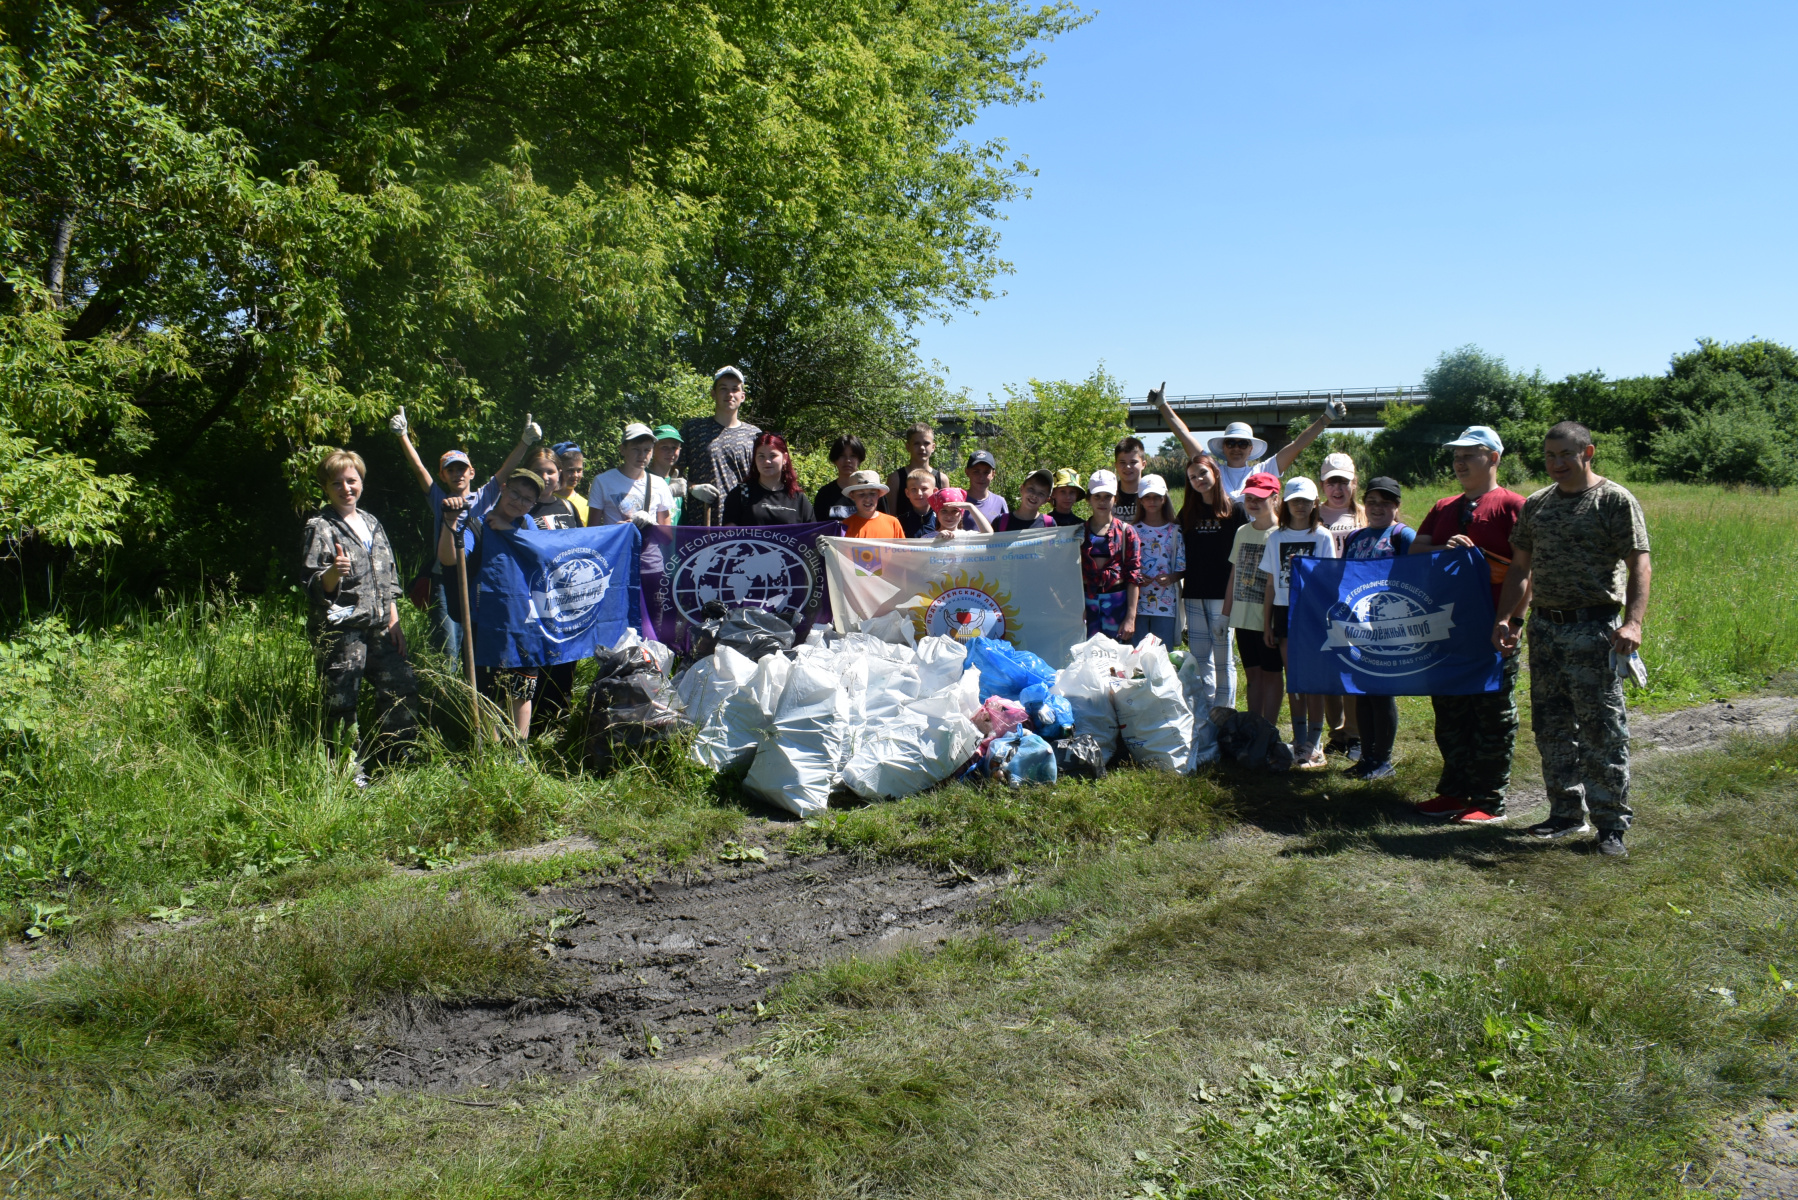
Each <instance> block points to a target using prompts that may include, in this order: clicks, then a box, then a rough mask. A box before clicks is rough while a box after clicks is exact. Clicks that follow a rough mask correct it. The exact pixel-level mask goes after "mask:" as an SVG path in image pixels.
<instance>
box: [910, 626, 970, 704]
mask: <svg viewBox="0 0 1798 1200" xmlns="http://www.w3.org/2000/svg"><path fill="white" fill-rule="evenodd" d="M967 661H968V648H967V647H966V646H964V645H963V644H962V643H960V642H958V641H956V640H955V639H954V638H950V637H942V636H941V635H937V636H932V637H927V638H925V639H924V640H923V641H921V642H919V643H918V677H919V686H920V687H921V689H922V694H924V695H926V696H929V695H931V694H933V693H935V692H940V691H942V690H943V689H944V688H946V687H948V686H949V685H950V684H952V683H954V682H955V681H956V680H958V679H960V678H961V677H962V668H963V666H965V665H966V663H967Z"/></svg>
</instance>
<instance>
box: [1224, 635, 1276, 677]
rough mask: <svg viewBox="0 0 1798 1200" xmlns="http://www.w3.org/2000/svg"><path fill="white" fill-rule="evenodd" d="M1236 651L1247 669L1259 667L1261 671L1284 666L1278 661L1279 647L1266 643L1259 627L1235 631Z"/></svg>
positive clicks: (1274, 669) (1273, 669)
mask: <svg viewBox="0 0 1798 1200" xmlns="http://www.w3.org/2000/svg"><path fill="white" fill-rule="evenodd" d="M1236 653H1237V654H1239V655H1241V656H1242V665H1243V666H1244V667H1246V668H1248V669H1249V670H1254V669H1255V668H1257V667H1259V668H1260V669H1261V670H1263V671H1282V670H1285V667H1286V664H1285V663H1283V662H1281V661H1280V650H1279V648H1278V647H1277V646H1270V645H1268V644H1267V642H1266V640H1265V639H1263V638H1262V636H1261V631H1260V630H1259V629H1238V630H1237V631H1236Z"/></svg>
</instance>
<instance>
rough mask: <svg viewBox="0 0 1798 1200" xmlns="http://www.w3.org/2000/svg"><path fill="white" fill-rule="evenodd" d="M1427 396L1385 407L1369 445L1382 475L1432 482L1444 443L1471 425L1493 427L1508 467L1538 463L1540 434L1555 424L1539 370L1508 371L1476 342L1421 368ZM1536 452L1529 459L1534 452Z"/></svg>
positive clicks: (1440, 467)
mask: <svg viewBox="0 0 1798 1200" xmlns="http://www.w3.org/2000/svg"><path fill="white" fill-rule="evenodd" d="M1423 386H1424V390H1425V391H1427V392H1428V393H1429V397H1430V398H1429V400H1427V401H1426V402H1424V403H1423V404H1419V405H1389V406H1388V407H1387V409H1386V411H1385V413H1384V414H1383V419H1384V424H1385V428H1384V429H1382V430H1381V431H1380V432H1379V433H1378V434H1377V435H1375V437H1374V439H1373V443H1372V445H1371V446H1370V447H1369V448H1368V454H1369V457H1370V460H1371V462H1372V463H1373V464H1374V465H1376V466H1377V468H1378V471H1379V473H1381V474H1386V475H1392V476H1394V477H1396V478H1398V479H1400V480H1405V481H1422V480H1425V479H1432V478H1435V477H1436V476H1438V475H1441V474H1443V473H1444V472H1446V471H1447V470H1448V464H1449V452H1448V451H1447V450H1444V449H1443V448H1442V444H1443V443H1444V442H1446V441H1449V440H1450V439H1452V438H1453V437H1454V436H1455V435H1456V434H1457V433H1459V432H1461V430H1463V429H1465V428H1466V427H1467V426H1469V425H1489V426H1491V427H1492V428H1494V429H1495V430H1497V431H1498V434H1499V436H1500V437H1501V438H1502V439H1503V440H1504V443H1505V446H1506V448H1507V450H1510V451H1511V452H1512V453H1511V454H1508V455H1507V456H1506V457H1507V459H1508V460H1509V461H1510V462H1511V464H1512V465H1511V466H1510V467H1509V468H1508V470H1510V471H1513V472H1516V471H1520V470H1521V469H1522V467H1523V466H1525V465H1529V464H1535V465H1538V466H1539V464H1540V461H1541V456H1542V454H1541V440H1542V433H1543V432H1545V431H1546V430H1547V428H1548V426H1549V425H1550V424H1552V423H1553V418H1552V406H1551V404H1550V397H1549V394H1548V386H1547V383H1546V381H1544V380H1543V378H1542V373H1541V372H1540V371H1536V372H1532V373H1530V374H1527V375H1526V374H1524V373H1523V372H1521V371H1513V370H1511V368H1510V367H1509V366H1507V365H1506V364H1505V360H1504V359H1502V358H1499V357H1497V356H1495V355H1491V354H1487V353H1486V352H1485V351H1483V350H1481V349H1480V348H1479V347H1478V346H1462V347H1461V348H1460V349H1458V350H1451V351H1449V352H1447V353H1445V354H1443V355H1442V356H1441V357H1440V358H1438V359H1437V360H1436V365H1435V366H1433V367H1431V368H1430V369H1429V370H1428V371H1425V372H1424V376H1423ZM1532 455H1533V457H1532Z"/></svg>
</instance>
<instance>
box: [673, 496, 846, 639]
mask: <svg viewBox="0 0 1798 1200" xmlns="http://www.w3.org/2000/svg"><path fill="white" fill-rule="evenodd" d="M842 532H843V526H842V523H841V522H839V521H823V522H820V523H818V524H816V525H652V526H650V527H649V528H647V529H645V530H644V531H643V560H642V561H643V604H644V607H645V608H647V609H648V610H649V619H650V622H651V624H653V625H654V626H655V631H656V640H657V641H659V642H663V643H665V644H667V645H670V646H673V647H674V648H675V649H676V650H677V651H679V652H680V653H681V654H687V653H690V652H691V650H692V644H693V627H694V626H696V625H698V624H699V623H700V622H701V621H703V620H704V619H705V617H704V615H703V610H704V608H705V606H706V605H707V604H709V603H711V602H712V601H714V600H715V601H717V602H719V603H720V604H723V605H724V606H725V607H726V608H765V609H767V610H768V611H769V612H778V613H790V612H797V613H798V614H799V618H800V619H799V621H798V622H797V626H796V627H797V631H798V633H797V640H798V641H804V640H805V635H806V634H808V633H810V632H811V630H812V625H813V624H814V623H815V622H820V621H821V622H823V623H825V624H829V623H830V593H829V589H828V587H827V586H826V584H825V578H824V559H823V557H822V556H821V555H820V554H819V552H818V538H819V537H820V536H825V537H840V536H841V535H842Z"/></svg>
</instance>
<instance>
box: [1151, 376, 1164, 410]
mask: <svg viewBox="0 0 1798 1200" xmlns="http://www.w3.org/2000/svg"><path fill="white" fill-rule="evenodd" d="M1149 403H1150V404H1153V405H1154V406H1155V407H1156V408H1165V407H1166V406H1167V380H1165V379H1163V380H1162V381H1161V386H1160V387H1158V388H1154V389H1152V390H1151V391H1150V392H1149Z"/></svg>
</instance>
